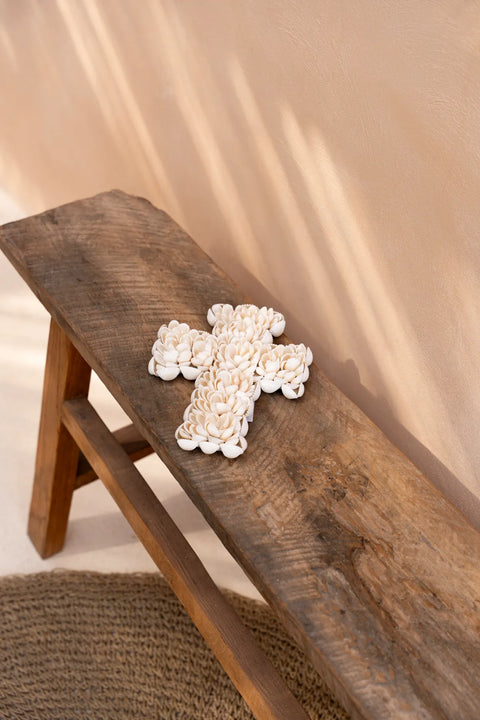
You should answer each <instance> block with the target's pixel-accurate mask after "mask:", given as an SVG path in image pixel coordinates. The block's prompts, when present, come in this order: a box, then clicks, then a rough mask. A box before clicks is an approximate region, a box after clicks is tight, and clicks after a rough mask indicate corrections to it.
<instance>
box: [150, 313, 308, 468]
mask: <svg viewBox="0 0 480 720" xmlns="http://www.w3.org/2000/svg"><path fill="white" fill-rule="evenodd" d="M207 320H208V322H209V324H210V325H211V326H212V327H213V330H212V332H211V333H208V332H204V331H201V330H195V329H193V328H190V327H189V326H188V325H187V324H186V323H179V322H177V321H176V320H172V321H171V322H170V323H169V324H168V325H162V326H161V327H160V329H159V331H158V335H157V340H156V341H155V343H154V344H153V347H152V357H151V359H150V362H149V365H148V370H149V372H150V374H151V375H156V376H158V377H160V378H161V379H162V380H173V379H174V378H176V377H178V375H180V374H181V375H183V377H184V378H186V379H187V380H195V389H194V391H193V393H192V396H191V401H190V404H189V405H188V407H187V408H186V410H185V413H184V417H183V423H182V424H181V425H180V427H178V428H177V431H176V433H175V437H176V439H177V442H178V444H179V446H180V447H181V448H182V449H183V450H194V449H195V448H197V447H199V448H200V450H202V451H203V452H204V453H207V454H211V453H214V452H217V451H221V452H222V453H223V455H225V457H228V458H235V457H238V456H239V455H241V454H242V453H243V452H244V451H245V449H246V447H247V441H246V439H245V436H246V434H247V432H248V424H249V422H252V420H253V411H254V403H255V401H256V400H257V399H258V397H259V395H260V393H261V392H262V391H263V392H267V393H272V392H275V391H276V390H280V389H281V390H282V392H283V394H284V395H285V397H286V398H289V399H292V400H294V399H296V398H299V397H301V396H302V395H303V393H304V389H305V388H304V383H305V382H306V380H307V379H308V375H309V366H310V364H311V363H312V352H311V350H310V348H308V347H306V346H305V345H303V344H300V345H293V344H290V345H276V344H274V342H273V338H274V337H278V336H279V335H281V334H282V333H283V331H284V329H285V319H284V317H283V315H281V314H280V313H279V312H276V311H275V310H273V309H272V308H266V307H262V308H258V307H257V306H255V305H237V307H235V308H234V307H233V306H232V305H228V304H217V305H213V306H212V307H211V308H210V309H209V311H208V314H207Z"/></svg>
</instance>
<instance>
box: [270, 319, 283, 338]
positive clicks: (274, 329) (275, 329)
mask: <svg viewBox="0 0 480 720" xmlns="http://www.w3.org/2000/svg"><path fill="white" fill-rule="evenodd" d="M278 314H279V315H280V313H278ZM270 332H271V333H272V335H273V337H278V336H279V335H281V334H282V333H283V332H285V319H284V318H282V319H281V320H278V321H277V322H274V324H273V325H272V326H271V328H270Z"/></svg>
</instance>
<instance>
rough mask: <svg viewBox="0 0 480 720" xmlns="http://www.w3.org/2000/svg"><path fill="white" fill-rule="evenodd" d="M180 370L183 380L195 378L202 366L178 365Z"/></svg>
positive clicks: (200, 371)
mask: <svg viewBox="0 0 480 720" xmlns="http://www.w3.org/2000/svg"><path fill="white" fill-rule="evenodd" d="M180 372H181V373H182V375H183V377H184V378H185V380H196V379H197V378H198V376H199V375H200V374H201V373H202V372H203V369H202V368H198V367H192V366H191V365H180Z"/></svg>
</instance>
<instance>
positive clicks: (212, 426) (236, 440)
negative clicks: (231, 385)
mask: <svg viewBox="0 0 480 720" xmlns="http://www.w3.org/2000/svg"><path fill="white" fill-rule="evenodd" d="M175 437H176V439H177V443H178V444H179V446H180V447H181V448H182V449H183V450H194V449H195V448H197V447H199V448H200V450H202V452H204V453H206V454H207V455H211V454H212V453H214V452H217V451H221V452H222V453H223V454H224V455H225V457H228V458H235V457H238V456H239V455H241V454H242V453H243V452H244V451H245V449H246V447H247V442H246V440H245V438H244V434H242V420H241V418H240V417H238V416H237V415H234V413H233V412H232V411H231V410H225V411H224V412H220V413H217V412H214V411H213V409H210V410H209V409H208V407H207V408H204V407H202V406H201V404H197V403H192V404H191V405H190V406H189V407H188V409H187V412H186V419H185V420H184V422H183V423H182V424H181V425H180V427H178V428H177V431H176V433H175Z"/></svg>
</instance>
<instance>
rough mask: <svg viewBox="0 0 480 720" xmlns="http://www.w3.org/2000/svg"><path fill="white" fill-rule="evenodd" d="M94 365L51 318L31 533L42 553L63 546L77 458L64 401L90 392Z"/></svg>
mask: <svg viewBox="0 0 480 720" xmlns="http://www.w3.org/2000/svg"><path fill="white" fill-rule="evenodd" d="M89 383H90V367H89V366H88V365H87V364H86V363H85V361H84V360H83V358H82V356H81V355H80V354H79V353H78V352H77V350H76V349H75V347H74V346H73V345H72V343H71V342H70V340H69V339H68V337H67V336H66V335H65V333H64V332H63V331H62V330H61V329H60V328H59V326H58V325H57V323H56V322H55V321H54V320H52V322H51V323H50V335H49V339H48V349H47V360H46V364H45V379H44V385H43V399H42V412H41V417H40V429H39V434H38V444H37V457H36V463H35V476H34V482H33V492H32V499H31V504H30V514H29V520H28V534H29V536H30V538H31V540H32V542H33V544H34V545H35V547H36V548H37V550H38V552H39V553H40V555H41V556H42V557H43V558H47V557H50V555H53V554H54V553H56V552H58V551H59V550H61V549H62V547H63V544H64V541H65V533H66V529H67V523H68V516H69V513H70V505H71V501H72V494H73V490H74V487H75V477H76V470H77V463H78V448H77V446H76V445H75V443H74V442H73V441H72V439H71V437H70V435H69V434H68V432H66V430H65V428H64V427H63V425H62V422H61V418H60V414H61V407H62V402H63V401H64V400H65V399H67V398H74V397H81V396H86V395H87V393H88V387H89Z"/></svg>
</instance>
